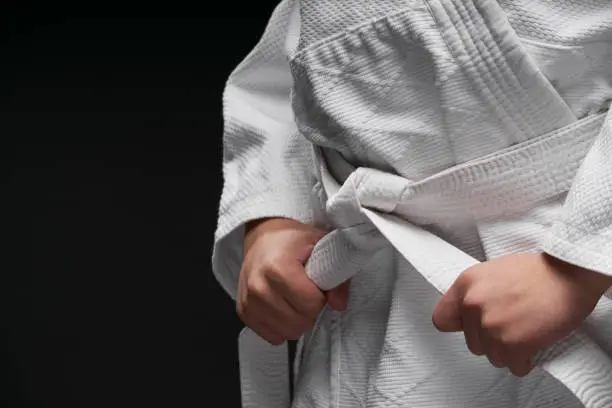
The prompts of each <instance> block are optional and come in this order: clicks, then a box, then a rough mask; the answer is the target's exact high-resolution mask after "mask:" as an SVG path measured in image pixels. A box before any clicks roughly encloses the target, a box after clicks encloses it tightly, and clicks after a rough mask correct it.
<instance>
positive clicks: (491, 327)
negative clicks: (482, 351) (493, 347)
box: [480, 314, 503, 338]
mask: <svg viewBox="0 0 612 408" xmlns="http://www.w3.org/2000/svg"><path fill="white" fill-rule="evenodd" d="M480 324H481V326H482V328H483V329H484V330H486V331H487V332H489V334H490V335H491V336H492V337H494V338H496V334H497V333H498V332H499V330H500V329H501V328H502V327H503V325H502V322H501V321H500V320H499V319H497V318H495V317H494V316H491V315H487V314H485V315H484V316H483V317H482V321H481V323H480Z"/></svg>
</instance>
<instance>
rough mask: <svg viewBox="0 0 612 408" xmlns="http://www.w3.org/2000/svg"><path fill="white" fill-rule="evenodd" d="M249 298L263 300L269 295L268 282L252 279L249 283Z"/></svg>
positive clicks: (247, 285) (247, 286)
mask: <svg viewBox="0 0 612 408" xmlns="http://www.w3.org/2000/svg"><path fill="white" fill-rule="evenodd" d="M246 288H247V297H255V298H263V297H265V296H266V294H267V291H268V290H267V285H266V282H265V281H264V280H263V279H261V278H252V279H249V280H248V281H247V284H246Z"/></svg>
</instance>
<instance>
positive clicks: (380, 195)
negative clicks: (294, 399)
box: [239, 115, 612, 408]
mask: <svg viewBox="0 0 612 408" xmlns="http://www.w3.org/2000/svg"><path fill="white" fill-rule="evenodd" d="M603 121H604V115H597V116H593V117H589V118H587V119H583V120H581V121H579V122H576V123H575V124H572V125H570V126H566V127H564V128H562V129H560V130H558V131H555V132H552V133H550V134H547V135H545V136H542V137H539V138H536V139H532V140H530V141H528V142H525V143H522V144H520V145H517V146H515V147H513V148H510V149H506V150H503V151H502V152H500V153H498V154H493V155H490V156H487V157H484V158H481V159H479V160H477V161H473V162H470V163H468V164H465V165H461V166H458V167H454V168H452V169H449V170H448V171H445V172H442V173H439V174H437V175H435V176H433V177H431V178H429V179H427V180H423V181H420V182H417V183H413V182H410V181H408V180H406V179H403V178H401V177H396V176H392V175H389V174H386V173H382V172H379V171H376V170H372V169H357V170H355V171H352V169H350V168H349V167H348V166H347V165H346V163H341V162H339V165H338V166H336V168H335V170H336V171H335V173H336V174H335V175H336V177H337V178H338V179H344V178H346V181H345V182H344V183H343V184H342V185H339V184H338V182H337V181H336V180H335V179H334V177H333V176H332V175H331V174H330V168H328V167H327V166H328V165H330V164H331V162H330V163H328V164H327V165H326V163H325V160H323V158H322V157H321V155H322V151H320V150H317V153H316V156H317V161H318V163H319V170H320V180H321V183H322V186H323V188H324V191H325V194H326V196H327V198H328V199H327V200H326V204H327V205H326V207H327V213H328V215H329V216H330V218H331V221H332V223H333V224H334V225H335V226H336V227H337V229H335V230H334V231H332V232H331V233H330V234H328V235H327V236H326V237H324V238H323V239H322V240H321V241H320V242H319V244H317V246H316V247H315V249H314V251H313V254H312V256H311V259H310V260H309V262H308V264H307V266H306V271H307V273H308V275H309V277H310V278H311V279H312V280H313V281H314V282H315V283H316V284H317V285H318V286H319V287H320V288H321V289H322V290H329V289H331V288H334V287H336V286H337V285H339V284H340V283H342V282H344V281H346V280H348V279H350V278H351V277H352V276H354V275H355V274H356V273H357V271H358V270H359V266H360V265H362V264H363V261H364V260H365V259H367V258H368V257H370V256H371V255H372V254H373V252H376V251H377V250H379V249H380V248H382V247H383V246H385V245H388V244H391V245H392V246H393V247H394V248H395V249H396V250H397V251H398V252H399V253H400V254H401V255H402V256H403V257H404V258H405V259H406V260H407V261H408V262H409V263H410V264H411V265H412V266H413V267H414V268H415V269H416V270H417V271H418V272H419V273H420V274H421V275H423V277H424V278H425V279H426V280H427V281H428V282H429V283H430V284H431V285H432V286H434V287H435V288H436V289H437V290H438V291H439V292H440V293H444V292H445V291H446V290H447V289H448V288H449V287H450V286H451V285H452V284H453V282H454V281H455V279H456V278H457V277H458V276H459V274H460V273H461V272H463V271H464V270H465V269H467V268H469V267H470V266H473V265H475V264H477V263H478V261H477V260H476V259H474V258H473V257H472V256H470V255H468V254H466V253H465V252H463V251H461V250H460V249H458V248H456V247H454V246H452V245H451V244H449V243H448V242H446V241H444V240H442V239H440V238H439V237H437V236H435V235H433V234H431V233H429V232H427V231H425V230H424V229H422V228H420V227H418V226H416V225H414V224H413V223H411V222H409V221H407V220H406V219H410V220H411V221H413V220H419V221H424V222H426V221H427V220H428V219H430V220H437V221H439V220H440V219H444V217H445V215H449V214H454V215H453V216H456V215H457V211H462V212H464V213H469V214H472V215H474V214H477V215H478V216H479V217H480V216H482V217H485V218H486V217H495V216H496V215H499V214H501V213H505V212H507V211H512V210H515V209H517V208H520V207H521V206H533V205H535V204H537V202H539V201H542V200H544V199H546V198H549V197H552V196H554V195H556V194H561V193H563V192H565V191H567V190H568V188H569V186H570V185H571V182H572V180H573V178H574V175H575V172H576V170H577V168H578V167H579V164H580V163H581V161H582V158H584V156H585V155H586V153H587V151H588V149H589V147H590V145H591V144H592V142H593V140H594V139H595V137H596V136H597V134H598V133H599V129H600V128H601V126H602V123H603ZM558 157H564V160H562V161H559V160H554V158H558ZM559 163H563V164H564V165H562V166H560V165H559ZM342 166H345V168H344V169H343V168H342ZM330 167H332V166H330ZM500 169H501V170H500ZM342 173H344V174H342ZM537 177H544V178H546V181H547V183H544V184H542V183H536V181H537V180H534V178H537ZM382 182H384V183H385V184H384V185H381V183H382ZM506 183H508V184H506ZM506 186H508V187H506ZM434 201H435V205H433V204H432V202H434ZM392 213H393V214H392ZM363 221H366V222H363ZM383 237H384V238H383ZM415 249H416V250H415ZM239 351H240V371H241V386H242V400H243V407H245V408H286V407H288V406H290V395H289V381H290V380H289V361H288V350H287V345H286V344H284V345H282V346H277V347H275V346H271V345H269V344H268V343H266V342H265V341H264V340H262V339H261V338H259V337H258V336H257V335H256V334H255V333H254V332H252V331H250V330H249V329H245V330H244V331H243V332H242V333H241V336H240V339H239ZM576 367H580V372H572V370H573V369H575V368H576ZM536 370H544V371H545V372H547V373H548V374H549V375H551V376H553V377H554V378H556V379H557V380H558V381H560V382H561V383H562V384H564V385H565V386H566V387H567V388H568V389H569V390H570V391H572V392H573V393H574V394H575V395H576V396H577V397H578V399H579V400H580V401H581V402H582V403H583V404H584V406H585V407H587V408H600V407H601V408H604V407H611V406H612V361H611V360H610V358H609V356H608V355H606V354H605V353H604V352H603V351H602V350H601V349H600V348H599V347H598V346H597V345H596V344H595V343H594V342H593V341H592V340H591V339H590V338H589V337H588V336H587V335H586V334H585V333H584V332H583V331H582V330H578V331H577V332H576V333H575V334H573V335H572V336H571V337H569V338H567V339H566V340H564V341H563V342H560V343H558V344H557V345H555V346H553V347H551V348H550V349H548V350H546V351H545V352H544V353H542V354H541V355H540V356H539V358H538V361H537V367H536ZM585 373H588V374H589V376H591V377H592V376H596V377H597V381H595V382H593V381H589V382H588V383H587V381H585V378H584V375H585Z"/></svg>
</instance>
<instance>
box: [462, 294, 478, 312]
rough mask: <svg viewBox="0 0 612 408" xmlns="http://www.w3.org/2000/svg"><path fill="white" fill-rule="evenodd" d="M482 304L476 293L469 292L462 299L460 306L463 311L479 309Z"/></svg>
mask: <svg viewBox="0 0 612 408" xmlns="http://www.w3.org/2000/svg"><path fill="white" fill-rule="evenodd" d="M482 304H483V300H482V296H481V295H480V293H478V291H475V290H470V291H468V292H467V293H466V294H465V296H464V297H463V302H462V306H463V307H464V308H465V309H480V308H481V306H482Z"/></svg>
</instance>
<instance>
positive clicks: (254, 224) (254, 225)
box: [244, 217, 299, 253]
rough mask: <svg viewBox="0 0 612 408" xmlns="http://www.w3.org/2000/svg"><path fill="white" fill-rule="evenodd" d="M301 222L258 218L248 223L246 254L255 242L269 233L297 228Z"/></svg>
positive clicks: (287, 219)
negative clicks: (289, 227) (287, 228)
mask: <svg viewBox="0 0 612 408" xmlns="http://www.w3.org/2000/svg"><path fill="white" fill-rule="evenodd" d="M296 223H298V224H299V221H295V220H292V219H290V218H283V217H267V218H258V219H256V220H252V221H248V222H247V223H246V224H245V226H244V252H245V253H246V252H247V251H248V249H249V248H250V247H251V246H252V245H253V243H254V242H255V240H256V239H257V238H258V237H260V236H261V235H263V234H265V233H266V232H269V231H276V230H279V229H283V228H286V227H288V226H295V224H296Z"/></svg>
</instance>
